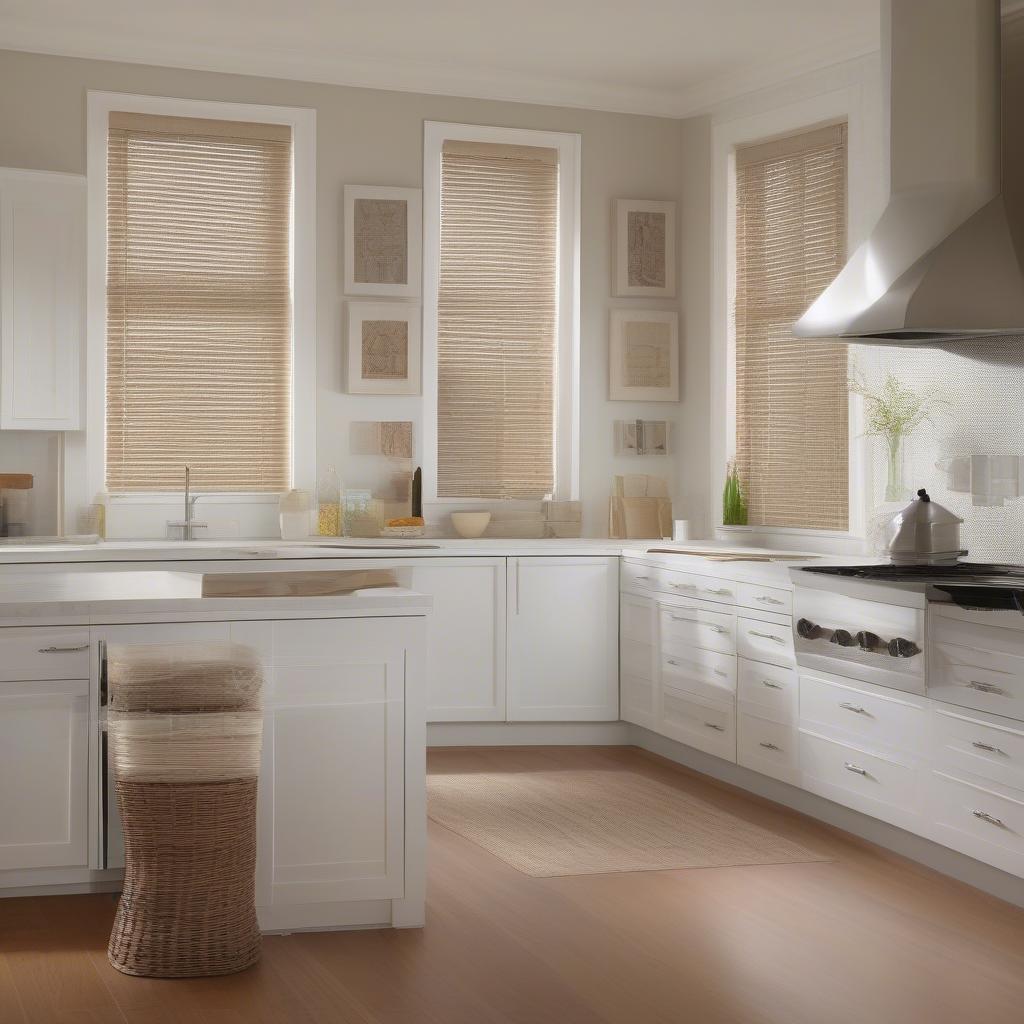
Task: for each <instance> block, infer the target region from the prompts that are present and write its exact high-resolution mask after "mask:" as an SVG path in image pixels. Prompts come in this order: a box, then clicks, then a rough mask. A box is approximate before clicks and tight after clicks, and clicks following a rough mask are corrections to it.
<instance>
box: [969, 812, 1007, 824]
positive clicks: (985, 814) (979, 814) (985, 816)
mask: <svg viewBox="0 0 1024 1024" xmlns="http://www.w3.org/2000/svg"><path fill="white" fill-rule="evenodd" d="M971 814H973V815H974V816H975V817H976V818H980V819H981V820H982V821H987V822H988V823H989V824H990V825H995V826H996V827H997V828H1006V826H1005V825H1004V824H1003V823H1002V821H1000V820H999V818H997V817H995V816H994V815H992V814H989V813H988V811H971Z"/></svg>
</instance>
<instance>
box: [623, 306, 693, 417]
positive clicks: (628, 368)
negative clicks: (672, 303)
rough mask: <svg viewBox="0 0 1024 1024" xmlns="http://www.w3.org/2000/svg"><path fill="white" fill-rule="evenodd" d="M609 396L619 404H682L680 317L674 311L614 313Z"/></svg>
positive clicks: (631, 310) (650, 310) (624, 311)
mask: <svg viewBox="0 0 1024 1024" xmlns="http://www.w3.org/2000/svg"><path fill="white" fill-rule="evenodd" d="M608 397H609V399H611V400H612V401H616V402H678V401H679V314H678V313H677V312H676V311H675V310H664V309H613V310H612V311H611V315H610V317H609V326H608Z"/></svg>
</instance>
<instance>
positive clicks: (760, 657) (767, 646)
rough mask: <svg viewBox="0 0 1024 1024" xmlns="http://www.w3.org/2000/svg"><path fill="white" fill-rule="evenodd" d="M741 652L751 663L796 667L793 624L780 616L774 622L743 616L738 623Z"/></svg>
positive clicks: (738, 642)
mask: <svg viewBox="0 0 1024 1024" xmlns="http://www.w3.org/2000/svg"><path fill="white" fill-rule="evenodd" d="M736 629H737V644H738V645H739V652H740V654H741V655H742V656H743V657H744V658H749V659H750V660H751V661H766V662H768V663H769V664H771V665H794V664H796V659H795V657H794V654H793V624H792V622H791V621H790V620H786V619H783V618H782V616H778V617H777V618H776V619H774V620H771V621H769V620H764V621H762V620H760V619H750V618H747V617H746V616H744V615H741V616H740V617H739V619H738V621H737V627H736Z"/></svg>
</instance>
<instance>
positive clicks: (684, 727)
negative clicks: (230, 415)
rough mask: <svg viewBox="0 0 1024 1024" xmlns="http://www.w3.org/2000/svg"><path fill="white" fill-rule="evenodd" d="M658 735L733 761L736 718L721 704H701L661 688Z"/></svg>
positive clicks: (729, 706)
mask: <svg viewBox="0 0 1024 1024" xmlns="http://www.w3.org/2000/svg"><path fill="white" fill-rule="evenodd" d="M658 732H660V733H661V734H662V735H663V736H668V737H669V738H670V739H673V740H678V741H679V742H680V743H685V744H686V745H687V746H690V747H696V748H697V749H698V750H703V751H704V752H705V753H707V754H714V755H715V756H716V757H721V758H724V759H725V760H727V761H733V762H735V760H736V714H735V712H734V711H733V708H732V706H731V705H726V704H723V703H722V702H721V701H707V700H700V699H699V698H696V697H691V696H689V695H687V694H683V693H679V692H678V691H676V690H672V689H670V688H667V687H662V691H661V717H660V720H659V724H658Z"/></svg>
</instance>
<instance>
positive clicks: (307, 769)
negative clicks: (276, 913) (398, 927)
mask: <svg viewBox="0 0 1024 1024" xmlns="http://www.w3.org/2000/svg"><path fill="white" fill-rule="evenodd" d="M402 623H403V620H402V619H388V618H374V619H294V620H289V621H279V622H258V623H234V624H233V625H232V626H231V637H232V639H233V640H237V641H238V642H240V643H246V644H251V645H252V646H253V647H254V648H256V649H257V650H258V651H260V652H261V656H262V658H263V662H264V665H265V667H266V672H267V691H266V717H265V720H264V732H263V763H262V770H261V777H260V799H259V805H260V806H259V863H258V866H257V878H256V885H257V905H258V906H260V907H266V908H269V910H270V914H271V915H272V914H273V908H274V907H284V906H291V907H295V906H298V905H302V904H306V905H312V904H320V903H336V902H346V901H356V900H384V899H400V898H401V897H402V896H403V895H404V894H405V872H404V863H405V862H404V843H405V831H404V819H405V794H406V787H405V777H404V772H405V732H406V723H405V680H406V669H405V663H406V658H407V657H419V656H421V652H420V651H419V650H412V649H409V648H407V646H406V644H405V643H404V642H403V635H404V634H403V630H404V628H405V627H404V626H403V625H402ZM420 713H422V712H420ZM268 920H269V918H268Z"/></svg>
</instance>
